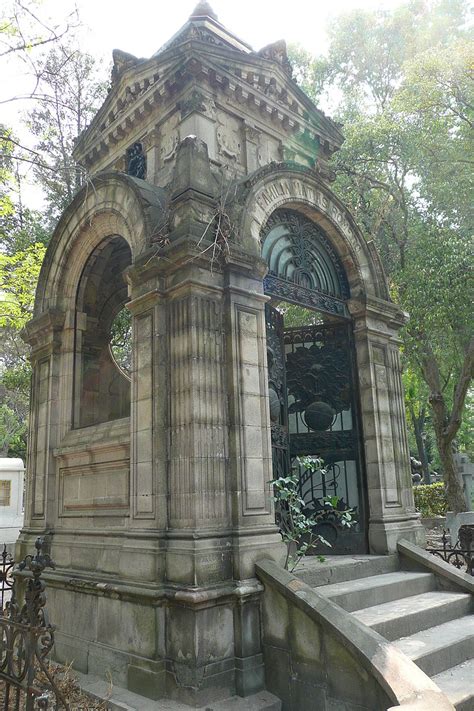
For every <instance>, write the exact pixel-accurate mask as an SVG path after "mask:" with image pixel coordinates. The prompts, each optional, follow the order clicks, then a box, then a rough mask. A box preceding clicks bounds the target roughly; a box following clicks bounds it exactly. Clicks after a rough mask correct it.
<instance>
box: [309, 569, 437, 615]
mask: <svg viewBox="0 0 474 711" xmlns="http://www.w3.org/2000/svg"><path fill="white" fill-rule="evenodd" d="M435 589H436V578H435V576H434V575H433V574H432V573H418V572H415V573H411V572H408V571H406V570H402V571H398V572H396V573H384V574H382V575H372V576H371V577H370V578H359V580H349V581H344V582H342V583H334V584H333V585H325V586H324V587H323V588H321V590H320V592H321V593H322V594H323V595H326V596H327V597H329V598H330V599H331V600H332V601H333V602H337V604H338V605H340V606H341V607H343V608H344V610H347V611H348V612H352V611H353V610H360V609H361V608H367V607H373V606H374V605H381V604H383V603H386V602H391V601H392V600H398V599H399V598H405V597H411V596H413V595H419V594H421V593H425V592H429V591H431V590H435Z"/></svg>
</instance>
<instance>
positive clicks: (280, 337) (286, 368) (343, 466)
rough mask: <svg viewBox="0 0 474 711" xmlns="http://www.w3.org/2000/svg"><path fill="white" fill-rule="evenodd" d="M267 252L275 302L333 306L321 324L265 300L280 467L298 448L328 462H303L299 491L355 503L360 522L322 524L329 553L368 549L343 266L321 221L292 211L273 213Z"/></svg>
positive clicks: (319, 499) (313, 505)
mask: <svg viewBox="0 0 474 711" xmlns="http://www.w3.org/2000/svg"><path fill="white" fill-rule="evenodd" d="M262 255H263V256H264V258H265V259H266V260H267V262H268V264H269V274H268V276H267V277H266V279H265V282H264V287H265V293H267V294H269V295H271V296H272V297H273V300H274V302H277V303H282V302H287V304H288V303H291V304H296V305H297V306H301V307H303V309H306V310H310V311H312V312H313V314H312V316H313V318H310V319H308V320H309V321H313V323H314V322H315V321H316V322H317V321H318V312H319V313H324V314H326V315H327V316H326V317H325V319H324V323H323V319H319V321H320V323H316V324H315V325H306V326H298V327H285V325H284V312H285V310H286V307H285V306H284V305H283V308H281V309H280V310H277V309H275V308H273V307H271V306H270V305H267V307H266V323H267V354H268V372H269V397H270V417H271V429H272V448H273V468H274V476H275V477H279V476H281V475H284V473H285V472H288V471H289V470H290V468H291V467H298V466H299V464H298V461H297V457H298V456H311V455H313V456H318V457H321V458H322V459H323V460H324V463H325V471H322V472H315V473H314V472H308V471H306V470H303V469H301V471H300V487H301V496H302V498H303V499H304V500H305V502H306V504H307V506H308V508H309V509H313V510H318V509H320V508H322V507H323V503H324V499H325V497H338V507H339V508H351V509H353V510H354V511H355V514H356V518H357V522H358V523H357V526H356V527H355V528H352V529H351V530H350V531H339V530H338V529H337V527H335V526H334V525H332V524H331V522H330V521H328V522H327V525H326V526H324V524H323V526H322V529H323V530H321V533H322V535H324V537H325V538H327V540H329V542H330V543H331V544H332V548H331V551H332V552H338V553H356V552H365V551H366V550H367V542H366V500H365V499H366V492H365V486H364V480H363V467H362V461H361V458H362V447H361V442H360V439H361V438H360V429H359V413H358V394H357V386H356V378H355V361H354V344H353V336H352V324H351V321H350V317H349V314H348V311H347V307H346V304H345V300H346V299H347V298H348V296H349V286H348V284H347V280H346V278H345V274H344V270H343V268H342V265H341V263H340V262H339V260H338V258H337V255H336V254H335V253H334V251H333V250H332V248H331V246H330V244H329V243H328V240H327V238H326V237H325V236H324V234H323V233H322V232H321V230H319V228H318V227H317V226H316V225H314V224H313V223H312V222H311V221H309V220H308V219H307V218H306V217H304V216H303V215H299V214H298V213H295V212H293V211H290V210H285V211H283V210H281V211H280V210H277V211H276V212H275V213H274V215H273V216H272V218H271V219H270V221H269V223H268V224H267V235H266V237H265V239H264V243H263V249H262ZM307 313H308V312H307ZM310 315H311V314H310ZM289 320H290V319H289Z"/></svg>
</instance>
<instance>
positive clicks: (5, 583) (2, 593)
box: [0, 543, 15, 615]
mask: <svg viewBox="0 0 474 711" xmlns="http://www.w3.org/2000/svg"><path fill="white" fill-rule="evenodd" d="M14 565H15V561H14V560H13V556H12V555H11V553H9V552H8V551H7V546H6V544H5V543H4V544H3V550H2V559H1V561H0V615H1V614H2V611H3V608H4V607H5V604H6V603H7V602H8V600H9V599H10V596H11V590H12V587H13V575H12V572H13V566H14Z"/></svg>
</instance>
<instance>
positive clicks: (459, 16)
mask: <svg viewBox="0 0 474 711" xmlns="http://www.w3.org/2000/svg"><path fill="white" fill-rule="evenodd" d="M467 13H468V10H467V5H466V4H465V3H464V2H463V0H453V2H446V0H432V1H430V2H416V3H413V2H410V3H407V4H405V5H401V6H399V7H398V8H396V9H394V10H392V11H382V10H376V11H374V12H367V11H362V10H357V11H354V12H352V13H348V14H346V15H343V16H341V17H340V18H338V19H337V20H336V21H335V22H334V24H333V26H332V28H331V44H330V48H329V52H328V56H327V58H326V62H325V63H324V62H322V61H321V60H318V62H313V64H312V67H311V70H312V71H313V70H314V68H315V67H316V66H319V67H320V69H321V71H323V74H324V75H323V79H324V82H325V91H326V94H327V95H332V97H333V98H334V97H336V99H337V102H338V105H337V110H336V118H337V119H339V120H340V121H342V123H343V124H344V125H343V133H344V135H345V137H346V140H345V143H344V144H343V146H342V148H341V150H340V151H338V153H336V155H335V157H334V167H335V169H336V172H337V179H336V181H335V183H334V190H335V192H336V193H338V194H339V195H340V196H341V198H342V199H343V200H344V202H345V203H346V204H348V205H349V206H350V207H351V208H352V211H353V213H354V216H355V218H356V221H357V222H358V224H359V225H360V226H361V228H362V230H363V232H364V233H365V235H366V237H367V239H371V240H374V241H375V243H376V244H377V246H378V249H379V252H380V254H381V257H382V261H383V264H384V267H385V270H386V273H387V275H388V278H389V281H390V286H391V291H392V294H393V297H394V298H395V299H396V300H397V301H398V302H399V303H400V305H401V306H402V307H403V309H404V310H406V311H409V312H410V316H411V320H410V322H409V324H408V326H407V328H406V329H405V330H404V333H403V334H402V335H403V339H404V344H403V346H404V365H405V367H406V368H409V369H410V371H411V372H412V374H415V375H416V377H415V378H414V379H412V382H413V383H414V386H416V387H417V388H418V390H419V392H418V394H416V395H415V394H414V393H413V392H412V397H411V405H412V406H414V407H413V408H412V414H413V417H411V418H410V419H411V422H412V424H413V426H415V423H416V424H417V426H418V427H419V431H418V435H420V434H421V432H422V431H423V429H424V427H426V426H429V427H430V428H431V429H432V431H433V432H434V435H435V437H436V443H437V448H438V453H439V458H440V462H441V464H442V468H443V474H444V476H445V480H446V483H447V492H448V493H447V495H448V500H449V502H450V504H449V505H450V508H451V509H452V510H462V508H460V507H462V506H463V505H464V504H463V501H464V497H463V496H462V492H461V491H460V488H459V482H458V480H457V477H456V474H455V467H454V462H453V452H452V445H453V442H454V441H455V438H456V436H457V433H458V432H465V428H463V425H462V417H463V411H465V409H464V403H465V399H466V397H467V396H468V392H469V387H470V382H471V378H472V369H473V364H474V343H473V342H472V341H470V340H469V336H470V334H471V333H472V331H473V328H472V327H473V317H472V312H470V311H469V304H470V302H471V301H472V294H473V289H472V257H470V249H471V247H470V239H471V232H472V221H471V218H472V212H471V210H472V204H471V203H472V187H473V185H472V165H473V164H474V155H473V146H474V142H473V141H472V128H473V126H474V88H473V82H472V62H473V57H474V42H473V41H472V40H471V38H470V37H469V36H468V33H467V29H466V22H465V21H466V18H467ZM303 58H304V56H303ZM301 61H302V55H298V56H297V57H296V62H297V64H298V63H299V64H301ZM299 73H300V75H301V76H303V77H306V78H307V77H308V76H309V74H308V73H306V74H305V73H304V72H303V71H302V69H301V68H299ZM320 83H321V78H320V79H319V80H318V81H317V82H316V89H317V91H316V93H319V92H320V88H319V87H320ZM422 401H424V403H426V405H427V406H428V408H429V409H428V410H426V409H425V411H423V409H424V404H423V403H422ZM415 405H416V406H415ZM422 415H423V417H422V418H421V416H422ZM420 418H421V419H420ZM419 442H420V437H418V443H419ZM459 445H462V446H464V447H465V446H466V443H465V439H464V438H461V439H460V440H459V441H458V446H459ZM420 458H421V457H420Z"/></svg>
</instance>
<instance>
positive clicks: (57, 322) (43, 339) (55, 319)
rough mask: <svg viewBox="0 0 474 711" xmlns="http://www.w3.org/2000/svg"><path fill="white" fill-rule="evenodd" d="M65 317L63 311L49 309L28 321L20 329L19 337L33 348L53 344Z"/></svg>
mask: <svg viewBox="0 0 474 711" xmlns="http://www.w3.org/2000/svg"><path fill="white" fill-rule="evenodd" d="M64 319H65V313H64V311H60V310H59V309H51V310H50V311H46V312H45V313H43V314H41V316H38V317H36V318H33V319H31V321H28V323H27V324H26V326H25V327H24V328H23V330H22V331H21V337H22V339H23V341H25V343H28V344H29V345H30V346H31V347H32V349H33V350H37V349H40V348H43V347H45V346H47V345H50V344H53V343H54V341H55V340H56V339H57V338H58V337H59V334H60V332H61V330H62V328H63V324H64Z"/></svg>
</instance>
